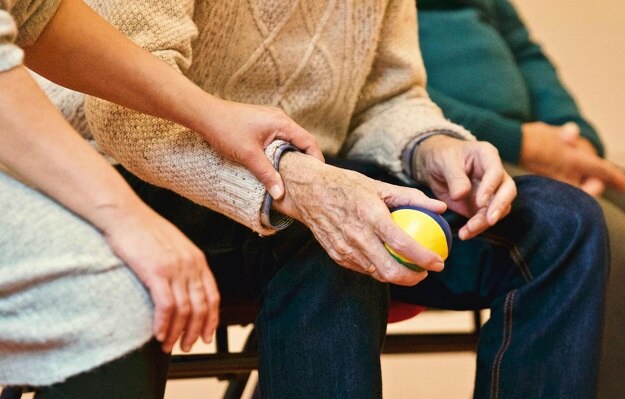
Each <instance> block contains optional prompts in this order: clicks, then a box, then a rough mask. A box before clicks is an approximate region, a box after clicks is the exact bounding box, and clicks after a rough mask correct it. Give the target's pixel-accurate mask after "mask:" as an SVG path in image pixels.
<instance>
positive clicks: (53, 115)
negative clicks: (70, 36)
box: [0, 67, 219, 351]
mask: <svg viewBox="0 0 625 399" xmlns="http://www.w3.org/2000/svg"><path fill="white" fill-rule="evenodd" d="M0 104H2V112H0V143H1V144H0V162H1V163H3V164H4V165H5V166H7V167H8V168H9V169H10V170H11V171H12V172H14V173H16V174H18V175H19V176H20V177H21V178H22V179H23V180H25V181H27V182H28V183H30V184H31V185H33V186H35V187H36V188H38V189H39V190H41V191H43V192H44V193H46V194H47V195H49V196H50V197H52V198H54V199H56V200H57V201H58V202H60V203H61V204H63V205H64V206H66V207H67V208H69V209H70V210H72V211H74V212H75V213H76V214H78V215H79V216H81V217H83V218H84V219H86V220H88V221H89V222H91V223H92V224H93V225H95V226H96V227H97V228H98V229H100V230H101V231H102V233H103V234H104V236H105V238H106V239H107V240H108V242H109V244H110V245H111V247H112V249H113V251H114V252H115V253H116V254H117V255H118V256H119V257H120V258H121V259H122V260H124V261H125V262H126V263H127V264H128V265H129V267H130V268H131V269H132V270H133V271H134V272H135V273H136V274H137V276H138V277H139V278H140V279H141V280H142V282H143V283H144V284H145V285H146V286H147V287H148V289H149V290H150V293H151V296H152V298H153V300H154V303H155V307H156V309H155V320H154V334H155V336H156V337H157V338H158V339H159V340H161V341H163V348H164V349H165V350H166V351H169V350H171V347H172V346H173V344H174V342H175V341H176V339H177V338H178V337H179V336H180V335H181V334H182V332H183V330H184V331H185V333H184V336H183V347H184V348H185V349H189V348H190V345H191V344H192V343H193V342H194V341H195V340H196V339H197V337H198V336H199V335H200V334H201V335H202V336H203V338H204V339H205V340H210V339H211V337H212V334H213V332H214V330H215V328H216V326H217V322H218V317H219V310H218V309H219V293H218V291H217V287H216V285H215V282H214V279H213V276H212V274H211V272H210V270H209V269H208V266H207V264H206V260H205V258H204V256H203V254H202V253H201V252H200V250H199V249H198V248H197V247H195V246H194V245H193V244H192V243H191V242H190V241H189V240H188V239H187V238H186V237H184V235H182V233H180V232H179V231H178V230H177V229H176V228H175V227H174V226H172V225H171V224H170V223H169V222H167V221H165V220H164V219H162V218H161V217H160V216H158V215H157V214H156V213H154V212H153V211H152V210H151V209H150V208H148V207H147V206H146V205H144V204H143V203H142V202H141V201H140V200H139V198H138V197H137V196H136V195H135V194H134V193H133V192H132V190H131V189H130V187H129V186H128V185H127V184H126V182H125V181H124V180H123V178H122V177H121V176H120V175H119V174H118V173H116V172H115V170H114V169H113V168H112V167H111V166H110V165H109V164H108V163H107V162H106V161H105V160H104V159H103V158H102V157H101V156H100V155H99V154H98V153H97V152H96V151H95V150H94V149H93V148H92V147H91V146H90V145H89V144H87V143H86V142H85V141H84V140H83V139H82V138H81V137H80V136H79V135H78V134H77V133H76V132H75V131H73V130H72V129H71V127H70V126H69V125H68V124H67V122H66V121H65V120H64V119H63V117H62V116H61V115H60V114H59V113H58V111H57V110H56V109H55V108H54V106H53V105H52V104H51V103H50V102H49V101H48V99H47V98H46V97H45V95H44V94H43V92H42V91H41V90H40V89H39V87H38V86H37V84H36V83H35V82H34V81H33V80H32V78H31V77H30V75H29V74H28V72H27V71H26V70H25V68H23V67H16V68H13V69H11V70H9V71H6V72H1V73H0ZM191 283H193V284H191Z"/></svg>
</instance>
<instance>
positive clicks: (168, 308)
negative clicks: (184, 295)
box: [158, 298, 175, 315]
mask: <svg viewBox="0 0 625 399" xmlns="http://www.w3.org/2000/svg"><path fill="white" fill-rule="evenodd" d="M158 306H159V308H160V309H161V312H163V313H164V314H166V315H170V314H171V313H173V311H174V307H175V305H174V302H173V301H172V300H171V298H165V299H162V300H161V301H160V303H159V305H158Z"/></svg>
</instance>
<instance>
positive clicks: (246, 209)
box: [86, 0, 470, 234]
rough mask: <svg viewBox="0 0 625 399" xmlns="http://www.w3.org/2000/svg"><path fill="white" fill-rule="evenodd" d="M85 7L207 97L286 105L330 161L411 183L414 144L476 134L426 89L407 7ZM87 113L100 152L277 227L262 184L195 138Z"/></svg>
mask: <svg viewBox="0 0 625 399" xmlns="http://www.w3.org/2000/svg"><path fill="white" fill-rule="evenodd" d="M90 4H91V6H92V7H94V8H95V10H96V11H98V12H99V13H100V14H101V15H103V16H104V17H105V18H106V19H108V20H109V21H110V22H112V23H113V24H114V25H116V26H117V27H118V28H119V29H120V30H122V31H123V32H124V33H126V34H127V35H128V36H129V37H130V38H131V39H133V40H134V41H135V42H137V43H138V44H139V45H141V46H142V47H144V48H146V49H148V50H149V51H151V52H152V53H153V54H155V55H156V56H158V57H160V58H161V59H163V60H164V61H165V62H167V63H168V64H169V65H171V67H172V68H175V69H176V70H178V71H180V72H181V73H184V74H185V75H187V76H188V77H189V78H191V79H192V80H193V81H194V82H195V83H196V84H197V85H198V86H200V87H202V88H203V89H204V90H206V91H208V92H210V93H213V94H215V95H217V96H219V97H221V98H225V99H228V100H234V101H240V102H246V103H254V104H265V105H273V106H278V107H281V108H282V109H284V110H285V111H286V113H287V114H288V115H289V116H291V117H292V118H294V119H295V120H296V121H297V122H298V123H300V124H301V125H302V126H303V127H304V128H306V129H308V130H309V131H310V132H311V133H313V134H315V135H316V137H317V138H318V141H319V143H320V145H321V148H322V150H323V151H324V152H326V153H329V154H337V153H339V152H340V153H342V154H344V155H346V156H348V157H351V158H358V159H366V160H372V161H374V162H376V163H378V164H380V165H383V166H384V167H386V168H387V169H389V170H390V171H392V172H393V173H395V174H397V175H401V176H403V177H406V176H405V175H404V173H403V172H404V171H403V169H402V164H401V161H400V156H401V152H402V150H403V148H404V147H405V146H406V144H407V143H409V142H410V141H411V140H412V139H413V138H415V137H417V136H419V135H421V134H425V133H428V132H431V131H437V130H445V131H448V132H454V133H455V135H457V136H458V137H470V134H469V133H468V132H467V131H466V130H464V129H462V128H461V127H459V126H456V125H454V124H452V123H450V122H448V121H447V120H446V119H444V117H443V115H442V113H441V111H440V109H439V108H437V107H436V106H435V105H434V104H433V103H432V102H431V101H430V99H429V98H428V96H427V94H426V92H425V89H424V86H425V71H424V68H423V63H422V61H421V56H420V53H419V47H418V41H417V37H416V33H417V29H416V15H415V5H414V3H413V2H412V1H411V0H366V1H357V2H343V1H336V0H326V1H319V0H301V1H285V0H271V1H267V0H262V1H261V0H251V1H232V0H219V1H196V2H195V3H194V2H193V1H178V0H165V1H163V0H150V1H142V2H140V3H136V4H134V3H129V2H127V1H122V0H107V1H104V0H102V1H97V0H94V1H91V2H90ZM210 111H211V110H206V112H210ZM86 114H87V117H88V120H89V124H90V127H91V129H92V132H93V135H94V137H95V138H96V139H97V141H98V145H99V146H100V147H101V148H102V149H103V150H104V151H105V152H106V153H108V154H109V155H111V156H113V157H114V158H115V159H117V160H118V161H119V162H121V163H122V164H123V165H124V166H125V167H127V168H128V169H129V170H131V171H132V172H133V173H135V174H137V175H138V176H139V177H141V178H143V179H144V180H146V181H148V182H150V183H152V184H156V185H158V186H161V187H166V188H170V189H172V190H174V191H176V192H178V193H180V194H182V195H183V196H185V197H187V198H190V199H191V200H193V201H195V202H198V203H200V204H202V205H205V206H208V207H210V208H212V209H215V210H217V211H219V212H221V213H223V214H225V215H227V216H228V217H230V218H232V219H234V220H236V221H238V222H240V223H242V224H244V225H246V226H248V227H250V228H252V229H254V230H255V231H257V232H259V233H261V234H270V233H272V232H273V231H274V229H272V228H268V227H266V226H263V224H262V223H261V222H260V213H261V209H262V203H263V199H264V195H265V190H264V188H263V187H262V185H261V184H260V183H259V182H258V181H257V180H256V179H255V178H254V177H253V176H252V175H251V174H250V173H249V172H247V171H246V170H245V169H243V168H242V167H240V166H238V165H234V164H232V163H230V162H228V161H226V160H224V158H223V157H221V156H220V155H218V154H216V153H215V152H214V151H213V150H212V149H211V148H210V147H209V146H208V145H207V144H206V142H205V141H204V140H202V139H201V138H200V136H199V135H197V134H196V133H194V132H191V131H189V130H188V129H185V128H183V127H181V126H179V125H176V124H174V123H169V122H166V121H163V120H160V119H157V118H153V117H150V116H146V115H142V114H139V113H136V112H133V111H130V110H127V109H125V108H122V107H120V106H117V105H114V104H111V103H108V102H105V101H102V100H98V99H94V98H88V99H87V101H86ZM278 144H279V143H274V144H273V145H271V146H270V147H269V148H268V150H267V156H268V157H270V158H271V159H273V158H272V154H273V152H274V151H275V149H276V148H277V146H278Z"/></svg>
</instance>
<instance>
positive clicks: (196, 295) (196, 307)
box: [180, 280, 208, 352]
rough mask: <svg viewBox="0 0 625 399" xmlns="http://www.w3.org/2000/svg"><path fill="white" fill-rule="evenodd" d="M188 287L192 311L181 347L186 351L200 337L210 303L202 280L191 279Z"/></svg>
mask: <svg viewBox="0 0 625 399" xmlns="http://www.w3.org/2000/svg"><path fill="white" fill-rule="evenodd" d="M187 289H188V293H189V302H190V303H191V313H190V315H189V317H188V319H187V325H186V326H185V328H184V334H183V335H182V340H181V341H180V347H181V349H182V350H183V351H184V352H188V351H190V350H191V347H192V346H193V344H194V343H195V341H197V339H198V338H199V336H200V333H201V332H202V327H204V324H205V323H206V316H207V314H208V305H207V303H206V302H207V300H206V295H205V294H204V289H203V287H202V282H201V281H198V280H190V281H189V283H188V287H187Z"/></svg>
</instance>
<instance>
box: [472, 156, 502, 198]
mask: <svg viewBox="0 0 625 399" xmlns="http://www.w3.org/2000/svg"><path fill="white" fill-rule="evenodd" d="M485 170H486V172H485V173H484V176H482V180H481V181H480V183H479V186H478V188H477V192H476V194H475V197H476V199H475V202H476V205H477V206H478V207H480V208H481V207H485V206H488V204H489V203H490V202H491V200H492V199H493V197H494V196H495V193H497V191H498V189H499V187H500V186H501V185H502V184H503V182H504V180H505V178H506V175H507V174H506V171H505V170H504V168H503V165H501V163H500V162H496V163H495V165H485Z"/></svg>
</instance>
